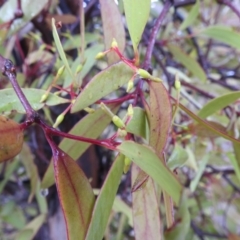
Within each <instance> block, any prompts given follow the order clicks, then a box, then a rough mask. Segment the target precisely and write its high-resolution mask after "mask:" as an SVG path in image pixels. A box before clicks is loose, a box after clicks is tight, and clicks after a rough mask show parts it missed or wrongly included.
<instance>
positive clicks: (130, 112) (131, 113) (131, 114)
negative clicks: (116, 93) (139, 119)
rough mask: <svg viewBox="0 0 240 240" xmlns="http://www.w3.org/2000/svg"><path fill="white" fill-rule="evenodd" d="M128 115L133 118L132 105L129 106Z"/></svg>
mask: <svg viewBox="0 0 240 240" xmlns="http://www.w3.org/2000/svg"><path fill="white" fill-rule="evenodd" d="M127 115H128V116H130V117H132V116H133V106H132V104H129V106H128V110H127Z"/></svg>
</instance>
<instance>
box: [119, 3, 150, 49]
mask: <svg viewBox="0 0 240 240" xmlns="http://www.w3.org/2000/svg"><path fill="white" fill-rule="evenodd" d="M123 3H124V10H125V15H126V20H127V25H128V30H129V33H130V37H131V40H132V43H133V48H134V51H135V52H137V46H138V44H139V41H140V39H141V36H142V33H143V30H144V28H145V25H146V23H147V20H148V17H149V13H150V7H151V0H141V1H138V0H131V1H129V0H123Z"/></svg>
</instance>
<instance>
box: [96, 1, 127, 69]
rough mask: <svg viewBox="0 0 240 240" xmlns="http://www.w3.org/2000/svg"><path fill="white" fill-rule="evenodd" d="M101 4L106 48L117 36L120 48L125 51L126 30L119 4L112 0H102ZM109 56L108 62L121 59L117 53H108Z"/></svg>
mask: <svg viewBox="0 0 240 240" xmlns="http://www.w3.org/2000/svg"><path fill="white" fill-rule="evenodd" d="M100 4H101V8H100V9H101V16H102V22H103V33H104V42H105V48H106V49H109V48H111V43H112V40H113V38H115V39H116V41H117V43H118V48H119V49H120V51H121V52H123V51H124V48H125V30H124V26H123V21H122V15H121V14H120V12H119V10H118V6H117V4H116V3H115V1H112V0H100ZM107 58H108V64H113V63H115V62H117V61H119V57H118V56H117V54H116V53H108V55H107Z"/></svg>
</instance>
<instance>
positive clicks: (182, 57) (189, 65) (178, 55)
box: [167, 44, 207, 82]
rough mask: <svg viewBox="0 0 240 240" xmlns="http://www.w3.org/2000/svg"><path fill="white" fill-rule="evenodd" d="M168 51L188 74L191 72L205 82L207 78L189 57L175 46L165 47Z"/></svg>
mask: <svg viewBox="0 0 240 240" xmlns="http://www.w3.org/2000/svg"><path fill="white" fill-rule="evenodd" d="M167 47H168V49H169V51H170V52H171V53H172V55H173V57H174V58H175V59H176V60H177V61H179V62H180V63H181V64H182V65H183V66H184V67H185V68H186V69H188V71H189V72H191V73H192V74H193V75H194V76H195V77H197V78H198V79H200V80H202V81H203V82H205V81H206V80H207V76H206V74H205V72H204V70H203V69H202V67H201V66H200V65H199V63H198V62H197V61H196V60H195V59H194V58H192V57H190V56H189V55H187V54H186V53H185V52H184V51H183V50H182V49H181V48H180V47H178V46H176V45H170V44H168V45H167Z"/></svg>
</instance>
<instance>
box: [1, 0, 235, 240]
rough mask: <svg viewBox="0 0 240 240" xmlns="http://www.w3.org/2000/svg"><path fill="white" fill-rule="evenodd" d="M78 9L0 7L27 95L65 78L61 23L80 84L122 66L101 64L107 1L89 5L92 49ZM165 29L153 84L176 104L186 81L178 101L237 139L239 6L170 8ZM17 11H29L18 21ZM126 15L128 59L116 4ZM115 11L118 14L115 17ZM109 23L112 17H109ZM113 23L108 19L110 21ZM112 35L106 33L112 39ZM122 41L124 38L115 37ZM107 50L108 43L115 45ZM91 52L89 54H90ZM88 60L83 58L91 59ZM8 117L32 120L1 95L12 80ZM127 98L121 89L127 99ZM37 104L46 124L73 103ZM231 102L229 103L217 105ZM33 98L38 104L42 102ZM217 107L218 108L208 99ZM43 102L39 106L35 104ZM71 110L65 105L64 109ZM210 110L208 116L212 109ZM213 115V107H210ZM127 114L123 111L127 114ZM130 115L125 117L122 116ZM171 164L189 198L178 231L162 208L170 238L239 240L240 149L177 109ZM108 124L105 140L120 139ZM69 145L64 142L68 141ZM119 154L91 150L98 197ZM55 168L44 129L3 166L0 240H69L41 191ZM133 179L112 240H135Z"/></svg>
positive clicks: (112, 226)
mask: <svg viewBox="0 0 240 240" xmlns="http://www.w3.org/2000/svg"><path fill="white" fill-rule="evenodd" d="M80 3H81V1H77V0H72V1H69V0H60V1H57V0H41V1H38V0H31V1H30V0H22V1H16V0H7V1H4V0H2V1H0V5H1V8H0V41H1V44H0V54H1V55H3V56H4V57H6V58H10V59H11V60H12V61H13V62H14V63H15V65H16V67H17V72H18V75H17V79H18V82H19V84H20V85H21V86H22V87H24V88H37V89H45V90H46V89H47V88H48V87H49V85H50V84H51V83H52V81H53V79H54V76H55V75H56V72H57V70H58V69H59V68H60V67H61V66H62V65H63V62H62V60H60V58H59V57H58V52H57V51H56V46H55V43H54V41H53V35H52V29H51V19H52V18H55V19H56V22H59V21H60V22H61V23H62V27H61V29H60V32H59V34H60V37H61V42H62V45H63V49H64V51H65V53H66V54H67V61H68V63H69V66H70V68H71V70H72V72H77V68H78V67H79V63H80V62H82V63H83V62H84V66H83V69H82V71H81V74H80V77H79V81H80V82H82V83H83V85H84V84H86V83H87V82H88V81H89V80H90V79H91V78H92V77H93V76H94V75H95V74H96V73H98V72H99V71H100V70H102V69H104V68H105V67H107V66H108V64H109V63H111V62H114V56H112V57H111V56H110V57H109V58H108V59H107V61H106V59H103V60H96V59H95V56H96V54H97V53H99V52H100V51H103V50H104V49H105V47H104V44H105V46H108V47H109V44H110V43H111V41H112V39H108V38H106V35H105V38H104V34H107V30H106V29H107V28H106V26H103V21H104V17H106V13H105V15H104V11H102V12H101V8H107V7H108V6H107V1H106V2H105V1H103V0H102V1H100V3H101V5H100V3H99V1H98V0H88V1H84V2H83V7H84V8H83V11H84V16H85V24H84V27H85V30H84V32H85V37H84V42H82V40H83V39H82V38H81V35H80V22H81V20H82V17H81V16H80V14H79V11H80V10H79V8H80ZM172 3H173V5H174V7H172V8H171V9H170V11H169V13H168V14H167V16H166V18H165V19H164V21H163V24H162V27H161V30H160V32H159V34H158V37H157V39H156V44H155V46H154V51H153V56H152V69H151V71H153V75H155V76H159V77H161V78H162V79H163V81H164V84H165V85H166V87H167V88H168V90H169V93H170V95H171V96H173V97H176V95H177V92H176V90H175V89H174V87H173V86H174V81H175V76H176V74H177V75H178V77H179V79H180V80H181V83H182V87H181V92H180V102H181V103H182V104H184V105H185V106H187V108H188V109H189V110H191V111H192V112H194V113H195V114H198V115H199V116H201V117H202V118H206V117H208V121H211V122H209V123H210V124H213V125H214V126H215V127H217V128H218V129H220V130H221V131H223V132H228V133H229V134H231V135H232V136H235V137H236V138H238V137H239V127H240V125H239V124H240V123H239V120H238V118H239V115H240V108H239V101H238V99H239V96H240V92H239V91H240V85H239V80H240V64H239V60H240V52H239V49H240V24H239V23H240V2H239V0H234V1H227V0H222V1H221V0H219V1H210V0H201V1H177V0H175V1H172ZM19 4H20V5H21V8H22V10H23V12H24V15H23V17H21V16H19V15H18V13H19ZM163 5H164V2H163V1H157V0H155V1H152V2H151V11H150V16H149V17H148V20H147V26H146V28H145V29H144V32H143V35H142V38H141V39H140V44H139V53H140V63H141V60H142V59H143V57H144V55H145V53H146V46H147V45H148V40H149V37H150V32H151V29H152V28H153V27H154V25H155V23H156V22H155V21H156V18H157V17H158V16H159V14H160V13H161V11H162V8H163ZM116 6H117V8H118V11H119V12H120V13H121V14H122V16H121V20H122V22H123V23H124V25H123V26H124V28H123V29H120V27H119V28H118V26H112V28H113V29H114V30H115V31H116V30H117V32H118V31H123V33H124V34H125V42H122V43H119V45H120V46H121V47H122V50H123V49H124V46H125V51H124V53H125V55H126V56H127V57H129V58H133V57H134V51H133V46H132V42H131V40H130V36H129V32H128V30H127V26H126V19H125V17H124V9H123V1H122V0H119V1H116ZM109 11H111V9H110V8H109ZM109 16H110V17H112V16H111V14H110V12H109ZM107 17H108V16H107ZM104 31H105V32H104ZM116 34H117V33H116ZM106 39H107V40H108V41H107V40H106ZM121 44H122V45H121ZM83 49H84V55H82V51H83ZM84 56H85V57H84ZM0 80H1V81H0V89H1V91H0V99H1V102H0V111H1V112H2V113H3V114H7V115H9V116H10V117H11V118H13V119H15V120H16V121H19V122H21V121H23V120H24V115H23V114H22V113H18V112H15V111H10V110H9V109H11V106H9V105H8V103H9V101H10V102H11V104H13V103H12V102H13V100H12V98H11V100H9V99H7V98H5V97H6V94H5V93H4V92H3V91H2V90H3V89H7V88H11V86H10V84H9V83H8V81H7V80H6V78H4V77H1V79H0ZM69 81H71V78H70V76H69V72H68V71H66V70H65V72H64V74H63V75H62V76H61V77H60V78H59V79H58V85H59V86H63V87H66V86H69V84H70V82H69ZM124 91H125V89H120V90H119V91H118V92H117V93H115V94H117V96H120V95H121V93H123V92H124ZM33 95H34V96H32V97H31V100H32V102H31V103H32V104H36V106H35V108H36V109H40V114H41V115H42V116H43V117H44V118H45V119H46V120H47V121H48V123H49V124H53V123H54V119H56V117H57V116H58V115H59V114H60V113H62V112H63V111H64V109H65V108H66V106H67V105H66V102H64V101H63V100H61V99H62V98H61V99H60V98H59V99H55V100H54V99H53V100H52V104H48V106H44V108H43V105H42V106H38V104H39V99H40V97H41V95H42V93H41V92H40V91H39V93H34V94H33ZM220 96H224V97H223V98H218V97H220ZM34 97H35V98H34ZM214 98H218V99H217V101H216V102H214V103H213V104H212V105H211V104H210V106H209V105H208V106H207V105H206V104H207V103H208V102H209V101H210V100H212V99H214ZM34 99H35V100H34ZM60 101H63V102H62V104H61V105H59V104H60V103H61V102H60ZM205 105H206V106H207V107H206V106H205ZM204 106H205V107H204ZM125 110H126V106H122V107H121V110H120V115H121V114H122V115H123V114H124V111H125ZM121 111H122V113H121ZM84 116H85V113H84V112H83V111H81V112H79V113H76V114H67V115H66V116H65V119H64V121H63V122H62V123H61V124H60V125H59V129H60V130H61V131H64V132H68V131H69V130H70V129H71V128H72V127H73V126H74V125H75V124H76V123H77V121H79V119H81V118H82V117H84ZM174 122H175V123H176V125H174V126H173V128H172V130H171V133H170V136H169V141H168V147H167V150H166V156H168V157H167V159H168V166H169V167H170V168H171V169H172V170H174V171H175V172H176V173H177V174H178V177H179V179H180V181H181V183H182V184H183V185H184V186H185V192H186V194H185V196H187V197H186V198H185V199H184V200H183V201H182V205H181V206H180V208H179V209H176V213H177V215H176V226H174V227H173V229H166V226H165V224H164V223H165V215H164V209H161V215H162V216H161V219H162V222H163V230H164V231H165V238H166V239H170V240H171V239H190V240H191V239H193V240H195V239H196V240H197V239H206V240H208V239H209V240H210V239H229V240H235V239H236V240H237V239H240V238H239V235H240V184H239V183H240V182H239V181H240V147H239V145H237V144H233V143H232V142H230V141H228V140H226V139H224V138H221V137H219V136H218V135H215V134H214V133H212V132H211V131H209V130H206V128H204V127H203V126H202V125H199V124H196V123H195V122H193V120H192V119H191V118H190V117H189V116H188V115H187V114H186V113H185V112H183V111H182V110H178V112H177V114H176V116H175V121H174ZM112 129H113V127H112V126H111V125H110V126H108V128H107V129H106V131H104V133H103V134H104V136H108V135H109V132H112ZM60 140H61V139H56V141H57V142H60ZM112 158H113V154H112V153H111V152H110V151H107V150H105V149H102V148H99V147H95V146H91V147H90V148H88V150H87V151H86V152H85V153H84V154H83V155H82V156H81V158H79V160H78V163H79V164H80V166H81V167H82V168H83V169H84V171H85V173H86V175H87V176H88V177H89V178H90V179H91V184H92V186H93V187H94V188H95V189H96V191H97V189H99V188H100V187H101V185H102V183H103V181H104V179H105V177H106V174H107V172H108V170H109V168H110V166H111V161H112ZM50 160H51V150H50V149H49V147H48V144H46V140H45V138H44V135H43V133H42V132H41V130H40V128H39V127H37V126H33V127H31V128H30V129H28V130H27V132H26V134H25V144H24V148H23V150H22V152H21V153H20V154H19V155H18V156H17V157H15V159H14V160H12V161H9V162H7V163H3V164H1V165H0V179H1V181H0V193H1V194H0V239H2V240H11V239H18V240H28V239H29V240H30V239H35V240H40V239H41V240H42V239H44V240H56V239H58V240H61V239H62V240H64V239H66V235H65V234H66V233H65V226H64V220H63V216H62V213H61V210H60V208H59V202H58V197H57V192H56V188H55V186H52V187H49V188H47V189H45V188H42V185H41V179H43V176H44V174H45V172H46V169H47V167H48V165H49V162H50ZM130 180H131V177H130V174H129V173H128V174H126V175H124V176H123V177H122V182H121V185H120V187H119V192H118V193H119V194H118V196H117V198H116V199H115V202H114V206H113V211H112V213H111V216H110V219H109V223H108V228H107V230H106V233H105V239H114V240H120V239H134V231H133V228H132V227H133V220H132V215H131V194H130V192H131V188H130V186H131V185H130Z"/></svg>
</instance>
